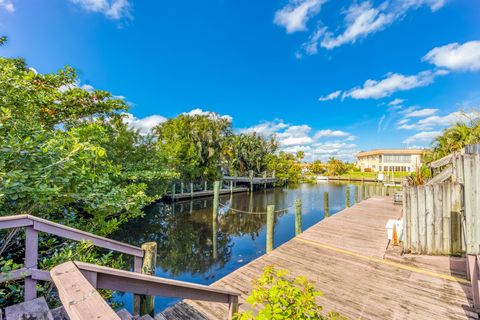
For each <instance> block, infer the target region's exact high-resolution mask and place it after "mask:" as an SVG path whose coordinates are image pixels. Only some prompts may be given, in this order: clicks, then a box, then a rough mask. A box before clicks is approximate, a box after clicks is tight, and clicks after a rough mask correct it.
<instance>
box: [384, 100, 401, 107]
mask: <svg viewBox="0 0 480 320" xmlns="http://www.w3.org/2000/svg"><path fill="white" fill-rule="evenodd" d="M404 102H405V100H403V99H399V98H397V99H394V100H392V101H390V102H389V103H388V105H389V106H391V107H393V106H398V105H401V104H402V103H404Z"/></svg>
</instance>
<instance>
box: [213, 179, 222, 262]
mask: <svg viewBox="0 0 480 320" xmlns="http://www.w3.org/2000/svg"><path fill="white" fill-rule="evenodd" d="M219 194H220V181H215V182H214V183H213V208H212V244H213V258H214V259H217V240H218V239H217V232H218V230H217V228H218V225H217V213H218V199H219Z"/></svg>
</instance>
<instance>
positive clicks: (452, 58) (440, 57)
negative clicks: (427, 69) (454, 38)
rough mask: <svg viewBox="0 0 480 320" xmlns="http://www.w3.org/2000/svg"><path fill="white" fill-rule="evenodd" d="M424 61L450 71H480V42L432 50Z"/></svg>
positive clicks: (451, 45) (451, 44) (452, 44)
mask: <svg viewBox="0 0 480 320" xmlns="http://www.w3.org/2000/svg"><path fill="white" fill-rule="evenodd" d="M422 60H423V61H427V62H429V63H432V64H434V65H435V66H437V67H444V68H448V69H450V70H456V71H457V70H458V71H475V70H480V41H470V42H465V43H464V44H459V43H458V42H455V43H450V44H447V45H445V46H442V47H436V48H433V49H432V50H430V52H428V53H427V54H426V55H425V56H424V57H423V58H422Z"/></svg>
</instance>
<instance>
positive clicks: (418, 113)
mask: <svg viewBox="0 0 480 320" xmlns="http://www.w3.org/2000/svg"><path fill="white" fill-rule="evenodd" d="M437 112H438V109H432V108H425V109H419V110H413V111H409V112H407V113H405V118H421V117H427V116H431V115H433V114H435V113H437Z"/></svg>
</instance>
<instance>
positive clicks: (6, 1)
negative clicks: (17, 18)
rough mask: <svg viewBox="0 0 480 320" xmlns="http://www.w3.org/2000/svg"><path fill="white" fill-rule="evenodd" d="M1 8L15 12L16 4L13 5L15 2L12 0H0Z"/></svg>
mask: <svg viewBox="0 0 480 320" xmlns="http://www.w3.org/2000/svg"><path fill="white" fill-rule="evenodd" d="M0 8H1V9H3V10H5V11H7V12H9V13H14V12H15V6H14V5H13V2H12V1H10V0H0Z"/></svg>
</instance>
